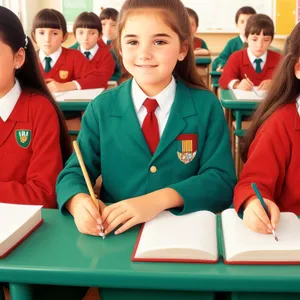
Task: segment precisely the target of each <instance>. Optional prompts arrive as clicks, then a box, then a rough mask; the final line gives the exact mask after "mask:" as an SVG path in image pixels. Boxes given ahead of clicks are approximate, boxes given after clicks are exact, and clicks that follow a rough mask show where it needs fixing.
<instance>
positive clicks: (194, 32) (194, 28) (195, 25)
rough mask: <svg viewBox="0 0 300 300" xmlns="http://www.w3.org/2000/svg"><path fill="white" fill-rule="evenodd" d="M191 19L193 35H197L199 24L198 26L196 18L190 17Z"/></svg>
mask: <svg viewBox="0 0 300 300" xmlns="http://www.w3.org/2000/svg"><path fill="white" fill-rule="evenodd" d="M189 19H190V24H191V31H192V34H193V35H195V34H196V32H197V24H196V20H195V18H194V17H189Z"/></svg>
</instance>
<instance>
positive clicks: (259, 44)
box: [247, 31, 272, 57]
mask: <svg viewBox="0 0 300 300" xmlns="http://www.w3.org/2000/svg"><path fill="white" fill-rule="evenodd" d="M247 42H248V47H249V49H250V51H251V53H252V54H253V55H254V56H255V57H260V56H262V55H263V54H264V53H265V52H266V51H267V50H268V48H269V46H270V44H271V42H272V37H271V36H269V35H264V34H263V31H261V32H260V34H259V35H257V34H249V36H248V38H247Z"/></svg>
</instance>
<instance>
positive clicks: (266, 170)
mask: <svg viewBox="0 0 300 300" xmlns="http://www.w3.org/2000/svg"><path fill="white" fill-rule="evenodd" d="M251 182H255V183H256V184H257V186H258V188H259V190H260V191H261V194H262V196H263V197H264V198H267V199H270V200H272V201H274V202H276V204H277V205H278V207H279V209H280V211H290V212H294V213H296V214H297V215H300V185H299V183H300V117H299V114H298V112H297V109H296V104H295V102H293V103H290V104H286V105H284V106H283V107H281V108H279V109H278V110H277V111H275V112H274V113H273V114H272V115H271V116H270V117H269V119H268V120H267V121H265V122H264V124H263V125H262V126H261V128H260V129H259V130H258V132H257V133H256V136H255V139H254V140H253V142H252V144H251V146H250V149H249V153H248V159H247V162H246V164H245V165H244V168H243V170H242V173H241V176H240V181H239V182H238V184H237V185H236V187H235V190H234V207H235V209H236V210H237V211H239V209H240V208H242V207H241V206H242V204H243V203H244V201H245V200H246V199H247V198H249V197H251V196H254V195H255V193H254V192H253V190H252V188H251V186H250V184H251Z"/></svg>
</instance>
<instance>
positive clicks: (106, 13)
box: [99, 7, 119, 21]
mask: <svg viewBox="0 0 300 300" xmlns="http://www.w3.org/2000/svg"><path fill="white" fill-rule="evenodd" d="M118 15H119V12H118V11H117V10H116V9H114V8H111V7H108V8H104V9H103V10H102V11H101V13H100V16H99V18H100V21H102V20H106V19H107V20H109V19H112V20H113V21H117V19H118Z"/></svg>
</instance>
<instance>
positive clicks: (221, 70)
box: [216, 65, 224, 73]
mask: <svg viewBox="0 0 300 300" xmlns="http://www.w3.org/2000/svg"><path fill="white" fill-rule="evenodd" d="M216 71H217V72H221V73H222V72H223V71H224V69H223V68H222V66H221V65H219V66H218V67H217V69H216Z"/></svg>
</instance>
